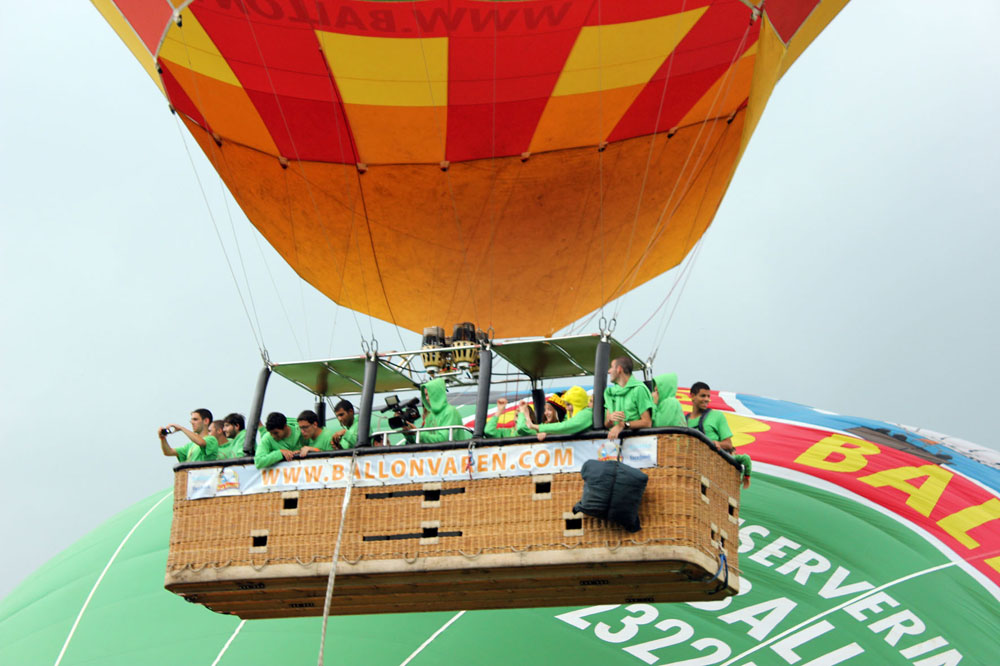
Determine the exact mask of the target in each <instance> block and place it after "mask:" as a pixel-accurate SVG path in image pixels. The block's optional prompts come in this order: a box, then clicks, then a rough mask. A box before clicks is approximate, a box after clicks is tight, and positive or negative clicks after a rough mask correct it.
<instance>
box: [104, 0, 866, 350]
mask: <svg viewBox="0 0 1000 666" xmlns="http://www.w3.org/2000/svg"><path fill="white" fill-rule="evenodd" d="M93 1H94V4H95V5H96V6H97V8H98V9H99V11H100V12H101V13H102V14H103V15H104V17H105V18H106V19H107V21H108V23H109V24H110V25H111V26H112V27H113V28H114V29H115V31H116V32H117V33H118V35H119V36H120V37H121V38H122V40H123V41H124V42H125V44H126V45H127V46H128V47H129V49H130V50H131V51H132V53H133V54H135V55H136V57H137V58H138V59H139V60H140V62H141V63H142V64H143V66H144V67H145V68H146V70H147V71H148V72H150V74H151V75H152V76H153V78H154V80H155V82H156V83H157V85H158V86H159V87H160V88H161V89H162V90H163V91H164V94H165V95H166V96H167V99H168V101H169V103H170V106H171V108H172V109H173V110H174V111H176V112H177V113H178V114H180V115H181V117H182V118H183V120H184V122H185V124H186V126H187V128H188V130H189V131H190V132H191V134H192V135H193V136H194V137H195V139H196V140H197V141H198V144H199V145H200V146H201V148H202V150H203V151H204V152H205V155H206V156H207V157H208V159H209V160H210V161H211V162H212V164H213V165H214V166H215V168H216V169H217V170H218V172H219V174H220V176H221V177H222V179H223V180H224V181H225V183H226V185H227V186H228V188H229V190H230V192H231V193H232V195H233V197H234V198H235V199H236V201H237V202H239V204H240V206H241V207H242V209H243V211H244V212H245V213H246V215H247V216H248V217H249V219H250V221H251V222H252V223H253V224H254V225H255V226H256V227H257V229H259V230H260V232H261V233H262V234H263V235H264V236H265V237H266V238H267V239H268V241H269V242H270V243H271V244H272V245H273V246H274V248H275V249H276V250H277V251H278V252H279V253H280V254H281V255H282V257H284V259H285V260H286V261H287V262H288V263H289V265H291V267H292V268H293V269H294V270H295V271H296V272H297V273H298V274H299V275H300V276H301V277H302V278H303V279H305V280H307V281H308V282H309V283H310V284H312V285H313V286H315V287H316V288H317V289H319V290H320V291H321V292H323V293H324V294H326V295H327V296H328V297H329V298H331V299H332V300H334V301H336V302H337V303H339V304H341V305H343V306H345V307H348V308H352V309H354V310H357V311H360V312H365V313H367V314H369V315H371V316H373V317H377V318H379V319H383V320H386V321H391V322H395V323H396V324H398V325H400V326H402V327H405V328H408V329H410V330H414V331H421V330H422V329H423V327H425V326H428V325H432V324H443V325H449V324H451V323H452V322H456V321H473V322H477V323H478V324H479V325H480V326H481V327H483V328H487V327H489V326H492V327H493V329H494V330H495V332H496V334H497V335H498V336H501V337H511V336H521V335H528V334H532V335H538V334H551V333H553V332H554V331H556V330H558V329H560V328H562V327H563V326H565V325H567V324H569V323H570V322H572V321H574V320H576V319H577V318H579V317H581V316H582V315H584V314H586V313H588V312H590V311H593V310H594V309H596V308H598V307H600V306H601V305H603V304H605V303H607V302H608V301H610V300H612V299H614V298H616V297H618V296H620V295H622V294H624V293H626V292H627V291H629V290H631V289H633V288H635V287H636V286H638V285H640V284H642V283H643V282H646V281H648V280H650V279H652V278H653V277H655V276H657V275H659V274H661V273H663V272H665V271H667V270H669V269H671V268H673V267H674V266H676V265H677V264H678V263H679V262H680V261H681V260H682V259H683V258H684V256H685V255H686V254H687V253H688V251H690V249H691V248H692V247H693V246H694V244H695V243H696V242H697V241H698V239H699V238H700V237H701V235H702V234H703V233H704V231H705V229H706V228H707V227H708V225H709V224H711V221H712V218H713V216H714V215H715V211H716V210H717V209H718V207H719V204H720V202H721V201H722V197H723V196H724V194H725V191H726V188H727V186H728V184H729V181H730V179H731V178H732V176H733V172H734V170H735V169H736V165H737V164H738V162H739V159H740V156H741V155H742V153H743V150H744V149H745V147H746V145H747V142H748V141H749V139H750V136H751V134H752V133H753V130H754V127H755V126H756V124H757V121H758V119H759V118H760V114H761V112H762V111H763V107H764V106H765V104H766V103H767V99H768V97H769V96H770V93H771V90H772V89H773V87H774V85H775V83H776V82H777V81H778V79H779V78H780V77H781V75H782V74H783V73H784V72H785V70H786V69H787V68H788V67H789V66H790V65H791V64H792V62H793V61H794V60H795V59H796V58H797V57H798V55H799V54H800V53H802V51H803V50H804V49H805V48H806V47H807V46H808V45H809V43H810V42H812V40H813V39H814V38H815V37H816V36H817V35H818V34H819V33H820V31H822V29H823V28H824V27H825V26H826V25H827V24H828V23H829V21H830V20H832V18H833V17H834V16H835V15H836V14H837V12H838V11H839V10H840V9H841V8H842V7H843V6H844V5H845V4H846V2H847V0H827V1H826V2H822V3H820V2H819V0H768V2H767V4H766V6H765V7H764V8H763V9H760V8H759V7H756V6H754V3H752V2H751V1H750V0H631V1H630V2H601V1H600V0H597V1H595V0H526V1H523V2H501V1H497V2H492V1H488V0H486V1H484V0H422V1H414V2H409V1H407V2H402V1H400V2H395V1H383V2H372V1H368V2H361V1H357V0H194V1H193V2H180V1H179V0H171V2H168V1H167V0H160V1H159V2H142V3H140V2H135V1H134V0H93ZM760 4H763V3H760ZM512 284H518V285H522V287H520V288H512V287H511V285H512ZM543 286H544V288H542V287H543Z"/></svg>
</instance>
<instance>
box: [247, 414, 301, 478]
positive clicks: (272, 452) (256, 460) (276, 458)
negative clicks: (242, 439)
mask: <svg viewBox="0 0 1000 666" xmlns="http://www.w3.org/2000/svg"><path fill="white" fill-rule="evenodd" d="M288 427H289V429H290V430H291V432H290V433H289V434H288V437H286V438H284V439H278V440H276V439H274V437H272V436H271V433H267V434H266V435H264V436H263V437H261V439H260V443H258V444H257V453H256V454H255V455H254V457H253V464H254V465H255V466H256V467H257V469H264V468H265V467H270V466H271V465H274V464H277V463H279V462H281V461H282V460H284V459H285V457H284V456H283V455H281V449H287V450H288V451H298V450H299V449H301V448H302V445H303V444H305V443H306V442H305V440H303V438H302V432H301V431H300V430H299V422H298V421H296V420H295V419H288Z"/></svg>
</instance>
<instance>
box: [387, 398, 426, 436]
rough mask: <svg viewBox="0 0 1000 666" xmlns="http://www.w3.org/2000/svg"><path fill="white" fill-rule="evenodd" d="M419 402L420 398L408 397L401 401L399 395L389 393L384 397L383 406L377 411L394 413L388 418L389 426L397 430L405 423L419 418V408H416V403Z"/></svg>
mask: <svg viewBox="0 0 1000 666" xmlns="http://www.w3.org/2000/svg"><path fill="white" fill-rule="evenodd" d="M419 404H420V398H410V399H409V400H407V401H406V402H402V403H401V402H400V401H399V396H395V395H390V396H389V397H387V398H386V399H385V407H383V408H382V409H380V410H379V411H380V412H382V413H383V414H384V413H385V412H393V413H395V416H392V417H390V418H389V427H390V428H392V429H393V430H398V429H399V428H402V427H403V426H404V425H406V424H407V423H414V422H415V421H416V420H417V419H419V418H420V410H419V409H417V405H419Z"/></svg>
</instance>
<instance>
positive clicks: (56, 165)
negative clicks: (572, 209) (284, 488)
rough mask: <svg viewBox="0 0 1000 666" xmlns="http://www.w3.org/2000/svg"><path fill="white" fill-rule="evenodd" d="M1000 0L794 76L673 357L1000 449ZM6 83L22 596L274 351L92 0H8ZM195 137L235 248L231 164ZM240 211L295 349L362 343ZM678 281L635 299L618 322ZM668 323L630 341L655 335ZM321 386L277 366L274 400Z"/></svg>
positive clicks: (12, 400) (743, 179)
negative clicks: (255, 329) (168, 427)
mask: <svg viewBox="0 0 1000 666" xmlns="http://www.w3.org/2000/svg"><path fill="white" fill-rule="evenodd" d="M998 23H1000V5H998V4H997V3H996V1H995V0H981V1H975V2H974V1H972V0H966V1H964V2H960V3H949V4H947V5H942V4H941V3H931V2H928V1H926V0H925V1H919V2H918V1H915V0H909V1H902V0H900V1H896V2H890V1H889V0H867V1H866V0H854V1H853V3H852V4H850V5H849V6H848V7H847V9H846V10H844V12H842V14H841V16H839V17H838V18H837V19H836V20H835V21H834V22H833V24H832V25H831V26H830V27H829V28H828V29H827V30H826V32H824V33H823V34H822V35H821V36H820V37H819V39H818V40H817V41H816V42H815V43H814V44H813V46H812V47H811V48H810V49H809V50H808V51H806V53H805V54H804V55H803V56H802V57H801V58H800V60H799V61H798V62H797V63H796V64H795V66H794V67H792V69H791V70H790V72H789V73H788V74H787V75H786V76H785V78H784V79H783V80H782V81H781V82H780V83H779V85H778V87H777V89H776V90H775V93H774V95H773V96H772V98H771V101H770V103H769V105H768V108H767V111H766V112H765V114H764V116H763V119H762V121H761V124H760V126H759V127H758V129H757V132H756V134H755V135H754V138H753V141H752V142H751V144H750V147H749V149H748V150H747V152H746V155H745V156H744V159H743V162H742V164H741V165H740V167H739V170H738V171H737V173H736V177H735V179H734V180H733V183H732V186H731V187H730V190H729V194H728V195H727V198H726V200H725V201H724V203H723V205H722V208H721V209H720V211H719V213H718V215H717V217H716V221H715V223H714V225H713V226H712V227H711V229H710V230H709V232H708V234H707V235H706V238H705V241H704V246H703V248H702V250H701V252H700V255H699V257H698V259H697V262H696V263H695V264H694V267H693V272H692V273H691V279H690V281H689V282H688V284H687V287H686V289H685V290H684V292H683V296H682V298H681V300H680V303H679V306H678V307H677V309H676V312H675V314H674V315H673V318H672V320H671V321H670V325H669V327H668V328H667V329H666V334H665V336H663V337H662V344H661V345H660V347H659V353H658V355H657V365H656V370H657V371H666V370H676V371H677V372H679V374H680V379H681V384H682V385H683V386H688V385H690V384H691V383H692V382H694V381H696V380H699V379H700V380H705V381H708V382H709V383H710V384H711V385H712V387H713V388H717V389H722V390H733V391H739V392H744V393H755V394H759V395H766V396H771V397H777V398H783V399H787V400H793V401H796V402H802V403H806V404H811V405H814V406H817V407H821V408H824V409H829V410H833V411H837V412H841V413H845V414H854V415H858V416H867V417H873V418H880V419H884V420H888V421H895V422H902V423H908V424H912V425H920V426H923V427H927V428H930V429H933V430H937V431H940V432H945V433H949V434H952V435H954V436H957V437H962V438H965V439H968V440H971V441H974V442H978V443H980V444H984V445H987V446H992V447H994V448H1000V440H998V438H997V436H996V434H995V431H994V426H993V422H992V417H993V413H994V409H995V407H994V406H995V404H996V401H997V397H998V392H997V389H996V385H997V384H996V381H997V376H998V374H1000V360H998V354H997V352H998V349H997V342H996V340H997V333H996V329H997V328H998V325H1000V319H998V307H997V303H998V302H1000V299H998V297H997V295H996V291H997V288H998V286H1000V262H998V261H997V244H998V240H1000V230H998V227H997V222H998V220H1000V198H998V196H997V195H998V174H1000V132H998V130H997V129H996V122H997V120H996V118H995V117H994V116H995V115H996V112H997V109H998V108H1000V51H998V50H997V49H996V46H995V26H996V25H997V24H998ZM0 91H2V98H0V120H2V123H0V142H2V143H0V155H2V159H0V202H2V203H0V206H2V208H0V211H2V218H0V303H2V308H0V358H2V359H3V369H2V371H0V420H2V423H3V424H4V426H5V428H4V435H3V437H2V439H0V452H2V454H3V460H4V464H5V467H6V470H5V474H4V479H3V482H2V483H0V502H2V507H3V508H2V509H0V535H2V544H3V546H2V548H0V563H2V567H0V571H2V573H0V595H5V594H7V593H8V592H9V591H10V590H11V589H12V588H13V587H14V586H15V585H16V584H17V583H18V582H19V581H20V580H22V579H23V578H24V577H25V576H27V575H28V574H29V573H30V572H31V571H33V570H34V569H36V568H37V567H38V566H39V565H40V564H41V563H43V562H44V561H46V560H48V559H49V558H50V557H52V556H53V555H55V554H56V553H57V552H59V551H60V550H61V549H63V548H65V547H66V546H68V545H70V544H71V543H73V542H74V541H75V540H77V539H78V538H79V537H80V536H82V535H83V534H85V533H87V532H88V531H90V530H91V529H93V528H94V527H95V526H97V525H98V524H100V523H101V522H103V521H104V520H105V519H107V518H108V517H110V516H111V515H113V514H114V513H116V512H117V511H119V510H121V509H123V508H125V507H127V506H129V505H130V504H132V503H133V502H135V501H137V500H139V499H141V498H143V497H146V496H148V495H150V494H152V493H154V492H159V491H162V490H163V489H165V488H167V487H169V486H170V484H171V483H172V473H171V461H170V460H168V459H166V458H164V457H163V456H162V455H161V453H160V450H159V446H158V443H157V438H156V436H155V430H156V429H157V428H158V427H159V426H161V425H162V424H164V423H167V422H170V421H176V422H181V423H184V422H186V419H187V417H188V412H189V411H190V410H191V409H193V408H196V407H201V406H207V407H209V408H210V409H212V410H213V411H214V412H215V414H216V415H217V416H218V417H221V416H222V415H224V414H225V413H227V412H229V411H241V412H244V413H245V412H246V411H248V408H249V403H250V399H251V394H252V391H253V385H254V381H255V378H256V375H257V372H258V370H259V368H260V366H261V363H260V359H259V355H258V352H257V348H256V345H255V343H254V341H253V338H252V336H251V333H250V326H249V324H248V323H247V319H246V316H245V314H244V312H243V310H242V307H241V305H240V302H239V298H238V296H237V292H236V288H235V286H234V284H233V279H232V277H231V275H230V273H229V269H228V268H227V266H226V262H225V259H224V257H223V254H222V252H221V250H220V245H219V241H218V240H217V238H216V236H215V231H214V230H213V226H212V222H211V218H210V217H209V213H208V209H207V208H206V204H205V202H204V201H203V200H202V198H201V194H200V192H199V189H198V183H197V180H196V179H195V176H194V173H193V171H192V167H191V165H190V163H189V162H188V158H187V156H186V154H185V149H184V143H183V142H182V140H181V138H180V135H179V133H178V129H177V124H176V120H175V119H174V118H173V117H172V116H171V115H170V114H169V112H168V111H167V103H166V101H165V100H164V98H163V97H162V96H161V94H160V93H159V91H158V90H157V89H156V87H155V86H154V85H153V84H152V82H150V81H149V79H148V77H147V76H146V74H145V72H144V71H143V70H142V68H141V67H140V66H139V65H138V64H137V63H136V62H135V60H134V59H133V57H132V56H131V54H130V53H129V52H128V50H127V49H126V48H125V46H124V45H123V44H122V43H121V42H120V41H119V39H118V38H117V36H116V35H115V34H114V33H113V32H112V30H111V29H110V28H109V27H108V26H107V24H106V23H105V22H104V20H103V18H101V16H100V15H99V14H98V12H97V11H96V10H94V9H93V7H92V6H91V5H90V3H88V2H62V3H30V2H29V3H9V2H8V3H3V5H0ZM185 140H186V141H187V144H188V146H189V147H190V149H191V150H192V153H193V155H194V159H195V163H196V165H197V170H198V173H199V174H200V176H201V179H202V182H203V183H204V184H205V188H206V190H207V193H208V197H209V200H210V208H211V210H212V213H213V214H214V216H215V218H216V221H217V223H218V224H219V227H220V231H221V232H222V234H223V237H224V239H225V240H226V247H227V250H229V251H230V253H231V254H232V253H233V249H234V247H235V246H234V244H233V236H232V231H231V229H230V222H229V217H228V215H227V212H226V210H227V209H226V206H225V203H224V199H223V197H222V196H221V187H220V181H219V179H218V177H217V176H215V174H214V172H213V171H211V169H210V167H209V166H208V163H207V160H205V159H204V157H203V156H202V155H201V153H200V151H199V150H198V149H197V147H196V145H195V143H194V141H193V139H191V138H190V137H189V136H187V135H186V131H185ZM229 210H230V211H231V213H232V216H233V222H234V226H235V228H236V231H237V234H238V236H239V238H240V247H241V248H242V251H243V254H244V258H245V259H246V262H247V272H248V274H249V279H250V283H251V288H252V293H253V296H254V300H255V303H256V307H257V310H258V311H259V313H260V315H261V319H262V326H263V333H264V338H265V342H266V344H267V347H268V348H269V350H270V352H271V356H272V358H274V359H279V360H290V359H295V358H299V357H310V358H312V357H321V356H326V355H330V354H331V353H332V354H334V355H350V354H355V353H359V352H360V343H359V335H358V328H357V327H356V326H355V322H354V317H353V315H352V314H351V313H350V312H349V311H347V310H340V312H339V314H338V313H337V310H338V308H336V307H335V306H334V305H333V304H332V303H331V302H330V301H328V300H327V299H325V298H324V297H322V296H320V295H318V294H317V293H316V292H315V291H314V290H313V289H312V288H311V287H310V286H308V285H305V284H304V283H302V282H301V281H300V280H298V278H297V277H296V276H295V275H294V274H293V273H292V271H291V270H290V269H289V268H288V267H287V266H286V265H285V264H284V263H283V262H282V261H281V259H280V258H279V257H278V256H277V254H275V253H274V252H273V251H272V250H271V249H270V248H269V247H268V246H266V245H264V243H263V241H261V245H262V246H263V247H264V253H263V254H262V253H261V252H260V251H259V250H258V248H257V246H256V245H255V242H254V240H253V235H254V234H255V232H252V231H251V228H250V226H249V224H248V222H247V221H246V218H245V217H244V216H243V215H242V213H240V212H239V210H238V208H237V207H236V206H235V204H234V203H233V202H232V200H229ZM262 256H266V265H267V266H268V267H269V268H270V271H271V272H272V273H273V275H274V284H272V282H271V279H270V277H269V276H268V271H267V269H266V268H265V260H264V259H262ZM232 258H233V260H234V261H237V259H236V257H235V254H232ZM236 271H237V275H238V276H240V280H241V281H242V279H243V278H242V272H241V271H240V269H239V267H238V265H237V267H236ZM676 278H677V276H676V273H675V272H674V273H668V274H666V275H664V276H662V277H661V278H659V279H658V280H655V281H654V282H652V283H649V284H648V285H646V286H645V287H642V288H640V289H638V290H637V291H635V292H633V294H631V295H630V296H629V297H627V299H626V300H625V302H624V304H623V306H622V311H623V314H622V315H620V316H619V322H618V330H617V336H618V337H619V339H624V338H626V337H628V336H629V335H631V334H632V333H633V331H635V329H636V328H637V327H638V326H639V325H640V324H641V323H642V322H643V321H644V320H645V319H646V317H647V316H648V313H649V311H650V309H651V308H653V307H655V306H656V305H657V304H659V303H660V301H661V300H662V298H663V295H664V294H665V293H666V291H667V290H668V289H669V288H670V286H671V285H672V284H673V283H674V281H675V279H676ZM523 288H524V289H532V288H536V287H535V286H533V285H530V284H525V285H523ZM546 288H551V285H547V286H546ZM278 294H280V300H279V296H278ZM282 302H283V303H284V308H285V309H286V310H287V313H288V316H287V317H286V315H285V313H284V311H283V309H282V305H281V303H282ZM672 307H673V301H671V302H670V303H668V308H667V309H668V310H669V309H672ZM334 321H336V326H335V327H334ZM359 321H360V323H361V325H362V327H363V328H364V330H365V331H366V332H367V331H368V326H369V324H368V319H367V317H364V316H360V315H359ZM662 322H663V319H662V318H661V317H656V318H654V320H653V321H652V322H651V323H650V325H649V326H647V327H646V328H645V329H643V330H642V331H641V332H640V333H639V334H638V335H637V336H636V337H635V338H634V339H633V340H632V341H631V343H630V347H632V348H633V349H634V350H635V351H636V352H637V353H638V354H640V355H641V356H643V357H645V356H647V355H648V354H649V352H650V351H651V349H652V346H653V345H654V344H655V342H654V340H660V339H661V338H659V337H658V336H657V334H656V330H657V329H658V328H659V327H660V326H661V325H662ZM292 326H294V328H295V333H296V336H297V342H296V340H295V339H293V336H292V334H291V332H290V331H291V327H292ZM331 329H332V330H333V333H332V334H331ZM374 330H375V333H376V336H377V337H378V339H379V341H380V343H381V347H382V348H383V349H387V348H394V347H398V338H397V337H396V333H395V332H394V331H393V330H392V327H390V326H387V325H383V324H381V323H379V322H375V324H374ZM404 339H405V341H406V342H407V345H408V346H410V347H412V346H416V345H418V344H419V338H418V336H417V335H416V334H412V333H410V334H407V333H404ZM331 342H332V343H334V344H333V345H332V346H331ZM300 347H301V349H300ZM309 404H310V399H309V396H307V395H305V394H303V393H301V392H299V391H298V390H296V389H293V388H291V387H290V385H288V384H287V383H285V382H284V381H283V380H282V379H280V378H278V377H275V378H274V379H273V380H272V384H271V390H270V392H269V401H268V405H266V408H276V409H282V410H284V411H286V412H287V413H296V412H297V411H299V410H300V409H303V408H306V407H308V406H309ZM175 437H176V436H175ZM178 441H179V440H178Z"/></svg>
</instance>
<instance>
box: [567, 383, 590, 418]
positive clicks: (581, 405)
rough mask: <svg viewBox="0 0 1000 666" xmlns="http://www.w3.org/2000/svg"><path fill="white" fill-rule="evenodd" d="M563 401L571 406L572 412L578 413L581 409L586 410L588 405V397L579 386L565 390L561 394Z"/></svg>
mask: <svg viewBox="0 0 1000 666" xmlns="http://www.w3.org/2000/svg"><path fill="white" fill-rule="evenodd" d="M562 397H563V400H565V401H566V402H568V403H569V404H571V405H573V412H574V413H576V412H579V411H580V410H581V409H586V408H587V405H588V404H589V403H590V396H589V395H587V392H586V391H585V390H584V389H583V387H581V386H571V387H570V388H568V389H566V392H565V393H563V394H562Z"/></svg>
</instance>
